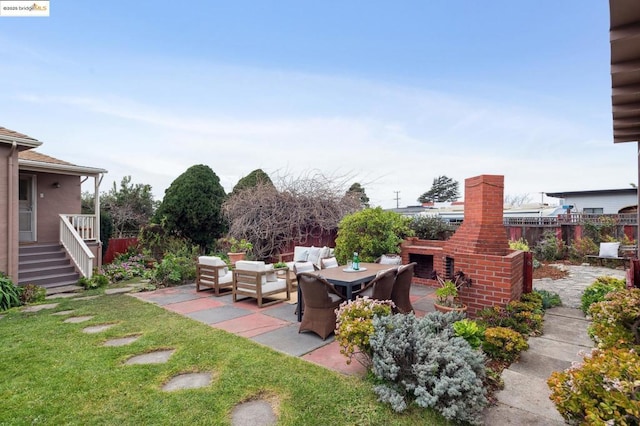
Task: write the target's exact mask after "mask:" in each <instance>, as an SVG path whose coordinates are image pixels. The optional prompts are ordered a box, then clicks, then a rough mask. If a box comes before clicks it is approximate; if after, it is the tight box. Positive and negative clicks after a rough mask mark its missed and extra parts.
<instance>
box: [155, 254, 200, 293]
mask: <svg viewBox="0 0 640 426" xmlns="http://www.w3.org/2000/svg"><path fill="white" fill-rule="evenodd" d="M195 278H196V262H195V260H194V259H193V258H192V257H187V256H178V255H175V254H172V253H168V254H166V255H165V256H164V258H163V259H162V262H160V264H158V266H157V267H156V269H155V270H154V271H153V273H152V276H151V282H152V283H153V284H157V285H161V286H173V285H180V284H185V283H187V282H189V281H193V280H194V279H195Z"/></svg>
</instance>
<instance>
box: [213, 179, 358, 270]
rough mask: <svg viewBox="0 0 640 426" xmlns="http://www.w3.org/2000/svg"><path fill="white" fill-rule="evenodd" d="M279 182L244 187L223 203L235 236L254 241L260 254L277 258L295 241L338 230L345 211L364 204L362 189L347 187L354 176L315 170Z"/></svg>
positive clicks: (351, 211)
mask: <svg viewBox="0 0 640 426" xmlns="http://www.w3.org/2000/svg"><path fill="white" fill-rule="evenodd" d="M276 182H277V183H276V185H275V186H272V185H268V184H262V183H258V184H257V185H256V186H254V187H250V188H247V189H243V190H242V191H239V192H238V193H235V194H233V195H232V196H231V197H230V198H229V199H227V201H225V203H224V204H223V206H222V211H223V214H224V215H225V217H226V219H227V220H228V221H229V224H230V227H229V235H231V236H233V237H236V238H246V239H247V240H249V241H251V242H252V243H253V255H254V256H255V258H257V259H268V258H271V257H273V256H274V255H276V254H277V253H279V252H280V251H281V250H282V249H283V248H286V247H288V246H290V245H291V244H292V243H296V244H298V243H299V244H304V243H305V242H307V241H308V240H309V239H311V238H317V237H322V236H323V235H328V234H331V233H335V231H336V230H337V228H338V223H339V222H340V220H341V219H342V218H343V217H344V216H346V215H347V214H350V213H353V212H355V211H358V210H360V208H361V204H360V198H359V194H357V193H353V192H351V193H349V192H347V191H345V187H346V188H348V182H350V179H349V177H348V176H339V177H331V176H329V177H328V176H325V175H323V174H322V173H319V172H313V173H309V174H307V175H304V176H300V177H292V176H290V175H287V176H284V177H281V178H279V179H277V180H276Z"/></svg>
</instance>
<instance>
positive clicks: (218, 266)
mask: <svg viewBox="0 0 640 426" xmlns="http://www.w3.org/2000/svg"><path fill="white" fill-rule="evenodd" d="M200 287H209V288H212V289H213V291H214V294H215V296H216V297H218V296H221V292H220V290H223V289H228V290H231V288H232V287H233V273H232V272H231V271H230V270H229V267H228V266H227V264H226V263H225V262H224V260H222V259H220V258H219V257H216V256H200V257H198V264H197V265H196V291H200Z"/></svg>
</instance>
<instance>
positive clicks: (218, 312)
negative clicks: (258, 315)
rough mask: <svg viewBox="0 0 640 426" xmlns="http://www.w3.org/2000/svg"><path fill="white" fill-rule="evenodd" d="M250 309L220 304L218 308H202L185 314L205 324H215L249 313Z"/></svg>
mask: <svg viewBox="0 0 640 426" xmlns="http://www.w3.org/2000/svg"><path fill="white" fill-rule="evenodd" d="M250 314H251V311H249V310H247V309H242V308H236V307H234V306H226V305H225V306H220V307H219V308H209V309H203V310H202V311H196V312H190V313H187V314H185V315H186V316H188V317H189V318H192V319H194V320H196V321H200V322H203V323H205V324H216V323H219V322H222V321H226V320H230V319H233V318H238V317H243V316H245V315H250Z"/></svg>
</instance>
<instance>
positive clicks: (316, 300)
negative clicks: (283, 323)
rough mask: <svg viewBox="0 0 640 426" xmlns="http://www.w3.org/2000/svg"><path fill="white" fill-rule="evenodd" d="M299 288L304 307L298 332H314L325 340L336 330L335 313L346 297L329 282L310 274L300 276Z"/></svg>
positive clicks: (304, 273)
mask: <svg viewBox="0 0 640 426" xmlns="http://www.w3.org/2000/svg"><path fill="white" fill-rule="evenodd" d="M298 287H299V289H300V293H302V306H303V310H302V322H301V323H300V328H299V329H298V332H299V333H301V332H303V331H312V332H314V333H316V334H317V335H318V336H320V338H322V340H325V339H326V338H327V337H328V336H329V335H330V334H331V333H333V332H334V331H335V329H336V312H335V311H336V309H337V308H338V307H339V306H340V304H341V303H342V302H344V301H345V298H344V296H342V295H341V294H340V293H339V292H338V291H337V290H336V288H335V287H334V286H333V284H331V283H330V282H329V281H327V280H325V279H324V278H322V277H319V276H317V275H315V274H312V273H308V272H302V273H300V274H298ZM298 309H299V308H298Z"/></svg>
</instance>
